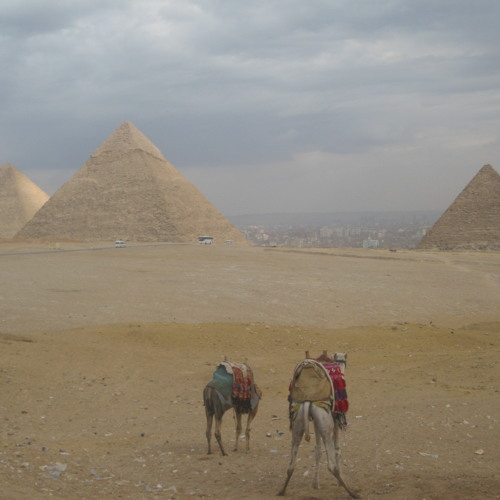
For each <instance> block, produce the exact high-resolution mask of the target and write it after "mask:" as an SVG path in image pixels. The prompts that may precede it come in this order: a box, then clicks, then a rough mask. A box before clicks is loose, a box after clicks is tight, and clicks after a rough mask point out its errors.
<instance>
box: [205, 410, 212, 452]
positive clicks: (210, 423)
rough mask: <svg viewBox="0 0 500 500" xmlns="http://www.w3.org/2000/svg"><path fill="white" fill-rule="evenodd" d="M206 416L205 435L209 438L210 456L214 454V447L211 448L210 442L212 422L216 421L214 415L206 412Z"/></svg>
mask: <svg viewBox="0 0 500 500" xmlns="http://www.w3.org/2000/svg"><path fill="white" fill-rule="evenodd" d="M206 415H207V431H206V432H205V434H206V436H207V443H208V454H209V455H210V454H211V453H212V447H211V446H210V441H211V439H212V422H213V420H214V414H213V413H210V412H209V411H208V410H206Z"/></svg>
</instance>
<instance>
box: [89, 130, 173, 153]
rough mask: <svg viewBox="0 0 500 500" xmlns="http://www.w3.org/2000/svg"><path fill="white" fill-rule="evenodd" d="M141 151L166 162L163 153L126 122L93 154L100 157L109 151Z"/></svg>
mask: <svg viewBox="0 0 500 500" xmlns="http://www.w3.org/2000/svg"><path fill="white" fill-rule="evenodd" d="M133 149H140V150H142V151H145V152H146V153H149V154H151V155H153V156H155V157H156V158H159V159H161V160H165V158H164V156H163V154H162V153H161V151H160V150H159V149H158V148H157V147H156V146H155V145H154V144H153V143H152V142H151V141H150V140H149V139H148V138H147V137H146V136H145V135H144V134H143V133H142V132H141V131H140V130H139V129H138V128H137V127H136V126H135V125H134V124H133V123H132V122H131V121H129V120H126V121H124V122H123V123H122V124H121V125H120V126H119V127H118V128H117V129H116V130H115V131H114V132H113V133H112V134H111V135H110V136H109V137H108V138H107V139H106V140H105V141H104V142H103V143H102V144H101V145H100V146H99V147H98V148H97V149H96V150H95V151H94V152H93V153H92V156H99V155H100V154H102V153H105V152H108V151H127V150H133Z"/></svg>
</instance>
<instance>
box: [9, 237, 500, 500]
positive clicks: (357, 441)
mask: <svg viewBox="0 0 500 500" xmlns="http://www.w3.org/2000/svg"><path fill="white" fill-rule="evenodd" d="M0 272H1V277H2V279H1V281H0V313H1V315H0V411H1V434H0V435H1V441H0V499H1V500H21V499H22V500H24V499H35V500H37V499H46V498H52V499H57V500H83V499H89V500H91V499H92V500H94V499H103V500H107V499H118V498H119V499H167V498H172V499H174V498H175V499H184V498H186V499H188V498H217V499H218V498H229V499H232V498H247V499H262V498H274V497H275V496H276V493H277V492H278V490H279V489H280V487H281V485H282V483H283V481H284V478H285V474H286V469H287V466H288V460H289V453H290V434H289V431H288V426H289V424H288V403H287V399H286V398H287V389H288V383H289V380H290V377H291V375H292V370H293V368H294V366H295V365H296V363H298V362H299V361H300V360H301V359H303V357H304V352H305V350H309V351H310V352H311V354H312V355H315V354H317V355H319V354H320V353H321V351H322V350H323V349H327V350H328V352H335V351H342V352H347V353H348V366H347V374H346V379H347V389H348V395H349V403H350V409H349V412H348V414H347V419H348V423H349V426H348V429H347V431H346V432H344V433H342V437H341V443H342V468H343V474H344V477H345V479H346V481H347V482H348V483H349V485H350V486H351V487H352V488H354V489H355V490H357V491H358V492H359V494H360V495H361V497H362V498H365V499H422V500H423V499H427V500H431V499H435V500H438V499H471V498H474V499H476V498H477V499H488V498H499V496H500V477H499V471H500V453H499V451H498V449H499V444H500V443H499V441H500V439H499V430H498V420H499V418H500V415H499V409H500V397H499V392H498V391H499V368H498V350H499V349H498V348H499V333H500V307H499V304H500V254H499V253H494V252H492V253H480V252H431V251H397V252H390V251H387V250H362V249H338V248H337V249H291V248H286V249H285V248H237V247H231V246H224V245H213V246H201V245H200V246H197V245H161V244H160V245H136V246H130V245H129V246H127V247H126V248H120V249H115V248H113V247H112V245H111V244H110V243H109V242H103V243H101V244H93V245H90V244H88V243H87V244H79V243H76V242H71V243H70V242H59V243H43V242H32V243H24V242H21V241H19V242H8V241H6V242H3V243H0ZM225 356H227V358H228V359H231V360H234V361H247V362H248V363H249V364H250V365H251V366H252V368H253V371H254V374H255V378H256V381H257V383H258V384H259V385H260V387H261V388H262V390H263V393H264V398H263V400H262V402H261V406H260V409H259V414H258V415H257V417H256V419H255V421H254V424H253V425H252V436H251V444H250V452H249V453H248V454H247V453H245V452H244V451H243V450H244V444H245V443H244V442H243V441H241V443H240V444H241V445H240V451H238V452H232V451H229V456H228V457H222V456H221V455H220V453H219V452H218V450H217V448H214V450H215V453H213V454H212V455H207V454H206V438H205V415H204V408H203V404H202V390H203V387H204V386H205V384H206V383H207V382H208V380H209V379H210V378H211V376H212V373H213V371H214V369H215V367H216V365H217V363H219V362H220V361H222V360H223V359H224V357H225ZM222 433H223V440H224V442H225V444H226V448H227V449H228V450H232V447H233V445H234V439H235V436H234V423H233V418H232V415H231V414H230V413H229V412H228V413H227V414H226V415H225V418H224V423H223V429H222ZM214 444H215V443H214ZM313 453H314V450H313V444H312V443H303V444H302V446H301V449H300V452H299V458H300V461H299V462H298V464H297V468H296V470H295V474H294V476H293V478H292V480H291V482H290V485H289V487H288V491H287V496H286V498H290V499H295V500H298V499H301V500H305V499H308V500H311V499H327V498H339V499H347V498H349V497H348V495H347V493H346V492H345V491H344V490H343V489H341V488H339V487H338V486H337V485H336V483H335V480H334V478H333V477H332V476H331V475H330V474H329V473H328V471H327V469H326V464H325V460H322V466H321V472H320V481H321V489H319V490H314V489H312V487H311V480H312V472H313V463H314V459H313ZM323 458H324V455H323Z"/></svg>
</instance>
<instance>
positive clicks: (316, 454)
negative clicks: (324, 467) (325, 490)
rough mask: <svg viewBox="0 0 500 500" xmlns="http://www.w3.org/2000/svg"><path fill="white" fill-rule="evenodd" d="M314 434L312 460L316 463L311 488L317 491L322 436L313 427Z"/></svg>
mask: <svg viewBox="0 0 500 500" xmlns="http://www.w3.org/2000/svg"><path fill="white" fill-rule="evenodd" d="M314 434H315V435H316V447H315V448H314V458H315V462H316V468H315V470H314V476H313V482H312V487H313V488H314V489H316V490H319V462H320V460H321V441H322V436H321V433H320V432H319V429H317V428H316V425H315V426H314Z"/></svg>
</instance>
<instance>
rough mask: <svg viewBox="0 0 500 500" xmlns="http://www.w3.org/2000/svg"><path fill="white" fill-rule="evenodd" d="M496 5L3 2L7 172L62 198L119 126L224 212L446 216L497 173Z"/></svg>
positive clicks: (338, 0) (1, 124)
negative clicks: (128, 124)
mask: <svg viewBox="0 0 500 500" xmlns="http://www.w3.org/2000/svg"><path fill="white" fill-rule="evenodd" d="M499 18H500V3H499V2H496V1H494V0H478V1H477V2H468V1H465V0H455V1H454V2H451V1H449V0H445V1H441V2H431V1H430V0H422V1H420V2H414V1H411V0H401V1H398V2H394V1H392V0H380V1H379V2H373V1H371V0H359V1H358V2H345V1H344V0H332V1H331V2H328V3H325V2H321V1H318V0H312V1H311V2H299V1H298V0H290V1H289V2H287V7H286V9H284V8H283V4H280V3H277V2H264V1H260V0H258V1H256V2H251V3H237V4H229V3H217V2H216V3H213V2H211V3H206V2H202V1H201V0H186V1H184V2H180V3H179V2H174V1H173V0H144V1H143V0H141V1H139V0H129V1H127V2H116V0H102V1H100V2H94V1H85V2H83V1H80V0H75V1H74V2H53V1H50V0H4V1H3V2H1V4H0V28H1V30H2V49H3V50H2V51H0V62H1V64H2V68H4V69H5V70H4V71H3V72H2V76H1V77H0V103H1V106H2V115H1V117H0V164H4V163H11V164H13V165H14V166H15V167H16V168H18V169H19V170H20V171H21V172H23V173H24V174H25V175H27V176H28V177H29V178H30V179H31V180H32V181H33V182H34V183H36V184H37V185H38V186H39V187H40V188H42V189H43V190H44V191H46V192H47V194H49V195H52V194H54V192H55V191H57V190H58V189H59V188H60V187H61V186H62V185H63V184H64V183H65V182H66V181H68V180H69V179H71V178H72V177H73V176H74V175H75V174H76V172H78V170H79V169H80V168H81V167H82V166H83V165H84V164H85V162H86V161H87V160H88V158H89V156H90V155H91V154H92V152H93V151H94V150H95V149H96V148H98V147H99V145H100V144H101V143H102V142H104V141H105V140H106V138H107V137H108V136H109V135H110V134H111V133H112V132H113V131H114V130H115V129H116V128H117V127H118V126H119V125H120V124H121V123H122V122H123V121H125V120H130V121H132V122H133V123H134V124H135V125H136V126H137V127H138V128H139V129H140V130H141V131H142V132H143V133H144V134H145V135H146V136H147V137H148V138H149V139H150V140H151V141H152V142H153V143H154V144H155V145H156V146H157V147H158V148H159V149H160V150H161V151H162V153H163V155H164V156H165V157H166V159H167V160H168V161H170V162H171V163H172V164H173V165H174V166H175V168H176V169H178V170H179V172H180V173H181V174H182V175H183V176H184V177H185V178H186V179H187V180H189V181H190V182H192V183H193V184H194V185H195V186H196V187H197V188H198V189H199V190H200V191H201V192H202V193H203V195H204V196H205V197H206V198H207V199H208V200H209V201H210V202H211V203H213V204H214V205H215V206H216V207H217V208H218V209H219V210H220V211H221V212H222V213H223V214H224V215H226V216H229V215H241V214H258V213H292V212H293V213H316V212H342V211H343V212H347V211H394V210H406V211H413V210H437V211H443V210H445V209H446V208H447V207H448V206H449V205H450V203H451V202H452V201H453V200H454V199H455V198H456V196H457V195H458V194H459V193H460V192H461V191H462V189H464V188H465V186H466V185H467V183H468V182H469V181H470V180H471V179H472V178H473V177H474V176H475V175H476V173H477V172H478V171H479V170H480V169H481V167H482V166H483V165H485V164H491V165H492V166H493V167H494V168H495V169H496V170H497V171H499V168H500V138H499V131H500V113H499V112H498V109H499V106H500V64H499V63H500V50H499V49H498V47H500V33H499V30H498V27H497V20H498V19H499Z"/></svg>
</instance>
